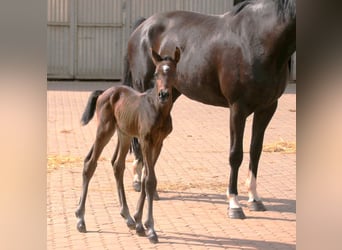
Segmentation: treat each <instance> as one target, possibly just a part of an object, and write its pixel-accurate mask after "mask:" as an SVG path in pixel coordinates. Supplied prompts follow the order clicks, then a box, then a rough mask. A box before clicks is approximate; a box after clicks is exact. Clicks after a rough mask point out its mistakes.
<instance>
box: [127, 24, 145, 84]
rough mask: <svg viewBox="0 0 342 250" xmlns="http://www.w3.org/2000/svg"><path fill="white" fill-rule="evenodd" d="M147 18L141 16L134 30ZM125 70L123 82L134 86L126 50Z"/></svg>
mask: <svg viewBox="0 0 342 250" xmlns="http://www.w3.org/2000/svg"><path fill="white" fill-rule="evenodd" d="M145 20H146V18H145V17H139V18H138V19H137V20H136V21H135V23H134V24H133V27H132V32H133V31H134V30H135V29H136V28H138V26H139V25H140V24H142V23H143V22H144V21H145ZM123 68H124V70H123V71H124V72H123V84H124V85H126V86H130V87H133V83H132V74H131V70H130V67H129V62H128V58H127V52H126V55H125V57H124V67H123Z"/></svg>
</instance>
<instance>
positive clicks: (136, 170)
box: [132, 160, 142, 182]
mask: <svg viewBox="0 0 342 250" xmlns="http://www.w3.org/2000/svg"><path fill="white" fill-rule="evenodd" d="M132 166H133V174H134V177H133V181H138V182H139V181H140V180H141V169H142V162H141V161H139V160H134V161H133V164H132Z"/></svg>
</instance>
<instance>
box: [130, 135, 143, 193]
mask: <svg viewBox="0 0 342 250" xmlns="http://www.w3.org/2000/svg"><path fill="white" fill-rule="evenodd" d="M131 145H132V148H133V153H134V158H135V160H134V162H133V164H132V169H133V188H134V190H135V191H136V192H140V190H141V180H142V176H141V173H142V168H143V159H142V158H143V157H142V152H141V149H140V144H139V142H138V139H137V138H133V140H132V143H131Z"/></svg>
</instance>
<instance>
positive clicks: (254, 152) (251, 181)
mask: <svg viewBox="0 0 342 250" xmlns="http://www.w3.org/2000/svg"><path fill="white" fill-rule="evenodd" d="M276 109H277V102H275V103H274V104H273V105H271V106H269V107H268V108H266V109H263V110H260V111H258V112H255V113H254V117H253V129H252V140H251V145H250V163H249V172H248V178H247V180H246V186H247V189H248V197H249V198H248V208H249V210H251V211H265V210H266V209H265V207H264V205H263V203H262V201H261V199H260V198H259V196H258V194H257V190H256V187H257V184H256V178H257V173H258V164H259V159H260V155H261V151H262V145H263V140H264V134H265V130H266V127H267V125H268V124H269V122H270V121H271V119H272V117H273V114H274V112H275V111H276Z"/></svg>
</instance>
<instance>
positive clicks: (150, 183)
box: [145, 176, 157, 192]
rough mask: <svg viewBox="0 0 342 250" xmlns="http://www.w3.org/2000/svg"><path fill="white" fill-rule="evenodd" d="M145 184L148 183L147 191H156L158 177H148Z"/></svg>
mask: <svg viewBox="0 0 342 250" xmlns="http://www.w3.org/2000/svg"><path fill="white" fill-rule="evenodd" d="M145 185H146V189H147V191H150V192H154V190H155V189H156V187H157V179H156V177H155V176H150V177H147V178H146V182H145Z"/></svg>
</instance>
